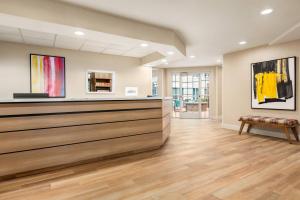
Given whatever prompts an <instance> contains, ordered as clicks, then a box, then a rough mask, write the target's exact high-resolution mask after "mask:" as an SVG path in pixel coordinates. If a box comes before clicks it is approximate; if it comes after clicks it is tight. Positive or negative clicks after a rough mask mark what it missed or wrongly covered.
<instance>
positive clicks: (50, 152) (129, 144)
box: [0, 132, 161, 176]
mask: <svg viewBox="0 0 300 200" xmlns="http://www.w3.org/2000/svg"><path fill="white" fill-rule="evenodd" d="M160 145H161V132H157V133H151V134H143V135H136V136H129V137H122V138H116V139H109V140H100V141H95V142H87V143H81V144H74V145H67V146H61V147H53V148H45V149H39V150H32V151H24V152H17V153H10V154H2V155H0V176H4V175H9V174H16V173H20V172H24V171H31V170H35V169H42V168H46V167H51V166H58V165H63V164H67V163H74V162H78V161H83V160H89V159H93V158H97V157H103V156H108V155H114V154H119V153H124V152H130V151H135V150H141V149H147V148H151V147H159V146H160Z"/></svg>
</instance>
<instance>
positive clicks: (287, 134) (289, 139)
mask: <svg viewBox="0 0 300 200" xmlns="http://www.w3.org/2000/svg"><path fill="white" fill-rule="evenodd" d="M283 129H284V133H285V135H286V137H287V139H288V142H289V143H290V144H292V140H291V136H290V133H289V129H288V128H287V127H284V128H283Z"/></svg>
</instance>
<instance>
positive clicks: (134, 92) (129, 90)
mask: <svg viewBox="0 0 300 200" xmlns="http://www.w3.org/2000/svg"><path fill="white" fill-rule="evenodd" d="M125 96H126V97H136V96H138V88H137V87H125Z"/></svg>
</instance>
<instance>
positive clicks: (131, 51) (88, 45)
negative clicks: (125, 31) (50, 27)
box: [0, 25, 155, 57]
mask: <svg viewBox="0 0 300 200" xmlns="http://www.w3.org/2000/svg"><path fill="white" fill-rule="evenodd" d="M72 34H73V33H72ZM99 38H101V37H99ZM0 40H3V41H10V42H18V43H25V44H33V45H39V46H47V47H56V48H64V49H73V50H81V51H90V52H96V53H105V54H113V55H123V56H130V57H143V56H146V55H148V54H150V53H152V52H154V51H155V50H154V49H153V48H152V47H151V46H149V47H147V48H141V47H140V42H138V41H136V42H132V41H131V42H126V43H119V42H118V41H117V40H109V41H114V42H115V43H112V42H104V41H93V40H90V39H89V38H87V37H76V36H75V35H74V36H73V37H72V36H69V35H68V36H66V35H60V34H54V33H49V32H40V31H33V30H26V29H22V28H15V27H8V26H1V25H0Z"/></svg>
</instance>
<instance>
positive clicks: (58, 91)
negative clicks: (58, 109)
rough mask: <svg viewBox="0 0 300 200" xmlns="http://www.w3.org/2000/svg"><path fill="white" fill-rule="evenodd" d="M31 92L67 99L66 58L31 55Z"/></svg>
mask: <svg viewBox="0 0 300 200" xmlns="http://www.w3.org/2000/svg"><path fill="white" fill-rule="evenodd" d="M30 62H31V92H32V93H48V95H49V97H65V58H64V57H59V56H47V55H38V54H30Z"/></svg>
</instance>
